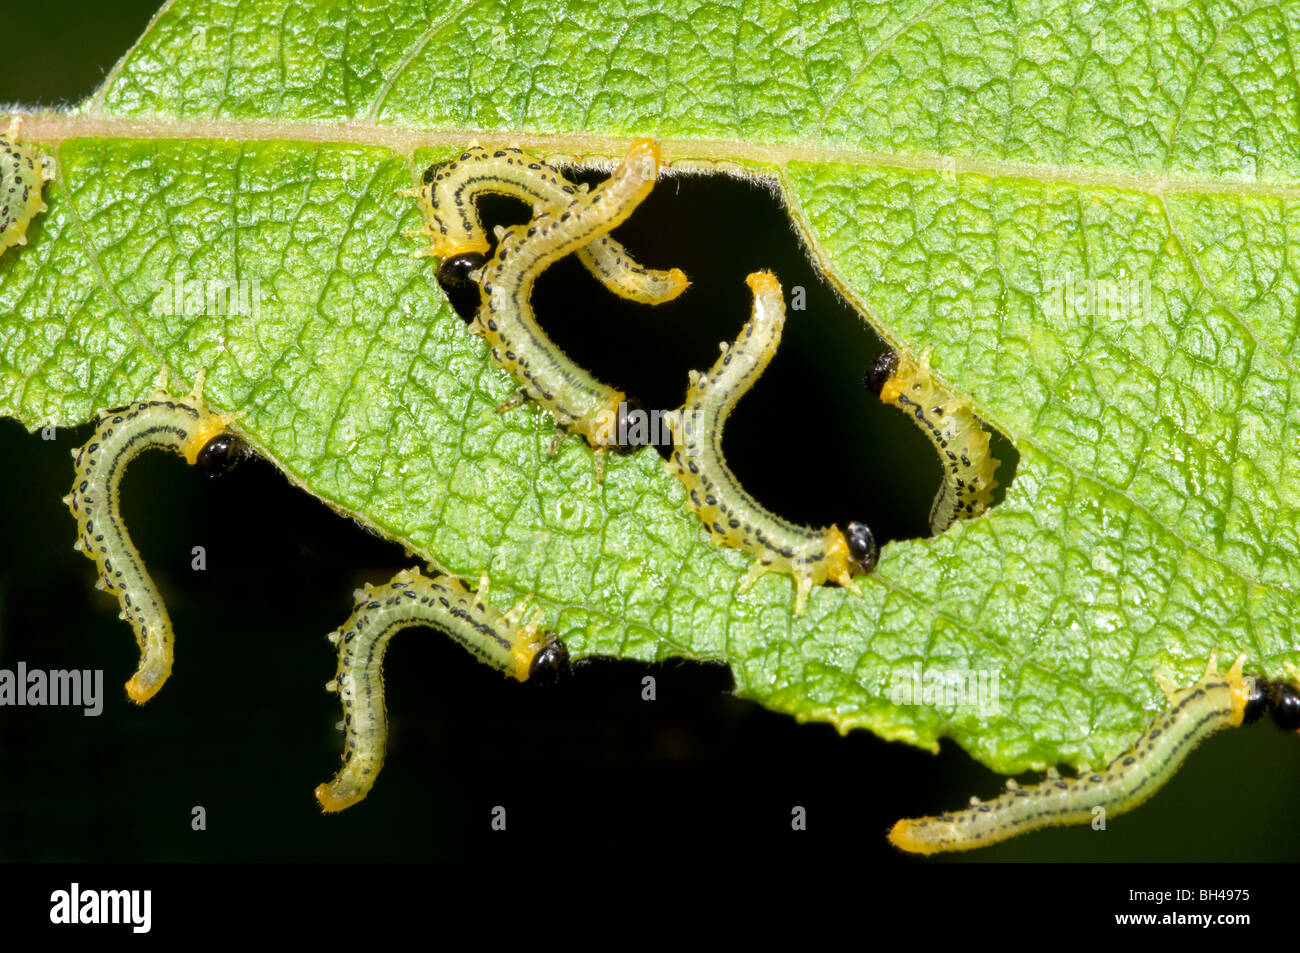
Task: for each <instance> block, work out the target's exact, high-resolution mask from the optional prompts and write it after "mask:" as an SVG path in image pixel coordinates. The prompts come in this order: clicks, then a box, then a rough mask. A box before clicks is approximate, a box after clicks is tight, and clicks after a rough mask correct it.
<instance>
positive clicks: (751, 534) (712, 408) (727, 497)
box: [667, 271, 878, 615]
mask: <svg viewBox="0 0 1300 953" xmlns="http://www.w3.org/2000/svg"><path fill="white" fill-rule="evenodd" d="M746 281H747V282H748V284H749V287H750V289H751V291H752V292H753V295H754V308H753V314H752V316H751V317H750V320H749V321H748V322H746V324H745V326H744V327H743V328H742V329H741V332H740V334H739V335H738V336H737V337H736V340H735V341H733V342H731V343H729V344H723V345H722V356H721V357H719V358H718V360H717V363H715V364H714V365H713V367H711V368H710V369H709V371H708V372H707V373H705V374H700V373H698V372H695V371H692V372H691V382H690V387H689V389H688V390H687V392H686V403H685V404H684V405H683V406H682V407H681V408H680V409H679V410H678V411H676V412H675V413H674V414H672V415H671V416H670V418H669V420H670V425H671V426H672V428H673V443H674V447H673V452H672V456H671V457H670V458H669V460H668V463H667V467H668V471H669V472H670V473H672V474H673V475H674V476H676V477H677V478H678V479H680V480H681V481H682V483H683V484H685V486H686V489H687V491H688V496H687V500H686V506H687V507H688V508H689V509H691V510H693V511H694V512H695V513H696V514H697V515H698V516H699V517H700V519H701V520H703V521H704V525H705V526H706V527H708V530H709V533H710V535H711V536H712V537H713V540H714V542H716V543H717V544H718V545H720V546H728V547H732V548H735V549H743V550H745V551H746V552H749V553H752V554H753V556H754V563H753V565H752V566H751V567H750V570H749V573H748V574H747V575H746V576H745V578H744V579H743V580H742V581H741V583H740V591H741V592H744V591H745V590H746V589H748V588H749V587H750V586H751V585H753V584H754V582H756V581H757V580H758V579H759V578H760V577H761V576H763V575H764V574H765V573H769V572H784V573H789V574H790V575H791V576H793V577H794V580H795V613H796V614H797V615H802V614H803V611H804V605H805V603H806V602H807V600H808V594H809V592H811V590H812V587H813V586H815V585H821V584H823V583H825V582H828V581H833V582H836V583H838V584H839V585H841V586H843V587H845V588H846V589H848V590H849V591H851V592H853V593H855V594H857V595H861V594H862V592H861V590H859V589H858V587H857V584H856V583H855V582H854V581H853V577H852V573H853V572H854V571H857V572H863V573H865V572H870V571H871V570H872V569H873V568H874V567H875V564H876V559H877V555H878V551H877V548H876V542H875V539H874V538H873V537H872V534H871V530H870V529H869V528H868V527H867V526H865V525H864V524H862V523H849V524H848V525H847V526H846V527H845V528H844V529H843V530H841V529H840V528H839V527H837V526H830V527H826V528H823V529H813V528H811V527H808V526H799V525H797V524H795V523H791V522H789V521H787V520H783V519H781V517H779V516H777V515H776V514H774V513H772V512H770V511H769V510H767V509H765V508H764V507H763V506H762V504H760V503H759V502H758V501H757V500H755V499H754V498H753V497H752V496H750V495H749V493H747V492H746V491H745V489H744V487H742V486H741V485H740V482H739V481H738V480H737V479H736V477H735V475H734V474H733V473H732V472H731V468H730V467H728V466H727V462H726V460H725V459H724V457H723V455H722V428H723V427H724V425H725V424H726V422H727V417H728V415H730V413H731V411H732V409H733V408H734V407H735V406H736V402H737V401H739V400H740V398H741V397H742V396H744V394H745V393H746V392H747V391H748V390H749V389H750V387H752V386H753V385H754V382H755V381H757V380H758V378H759V375H761V374H762V373H763V371H764V370H765V369H766V367H767V365H768V363H769V362H770V361H771V360H772V356H773V355H774V354H775V353H776V348H777V345H778V344H779V343H780V341H781V330H782V327H783V326H784V324H785V299H784V297H783V296H782V293H781V285H780V283H779V282H778V281H777V280H776V277H775V276H774V275H773V274H772V273H771V272H766V271H760V272H755V273H753V274H751V275H750V276H749V277H748V278H747V279H746Z"/></svg>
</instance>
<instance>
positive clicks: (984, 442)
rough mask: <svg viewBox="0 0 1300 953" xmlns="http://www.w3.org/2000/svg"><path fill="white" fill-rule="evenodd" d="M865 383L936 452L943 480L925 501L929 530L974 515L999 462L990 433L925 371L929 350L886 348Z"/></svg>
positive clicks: (989, 496)
mask: <svg viewBox="0 0 1300 953" xmlns="http://www.w3.org/2000/svg"><path fill="white" fill-rule="evenodd" d="M866 383H867V386H868V387H869V388H870V389H871V390H872V391H874V392H875V393H877V394H879V395H880V399H881V400H883V401H884V402H885V403H887V404H892V405H893V406H895V407H897V408H898V409H899V410H901V411H903V412H904V413H905V414H907V415H908V417H910V418H911V419H912V420H914V421H916V425H917V426H918V427H920V428H921V432H922V433H924V434H925V435H926V436H927V437H928V438H929V439H930V442H931V443H932V444H934V448H935V449H936V450H937V451H939V462H940V464H941V465H942V467H943V480H942V481H941V482H940V484H939V492H938V493H936V494H935V497H934V502H933V503H932V504H931V506H930V532H931V533H933V534H934V535H936V536H937V535H939V534H940V533H942V532H943V531H944V530H946V529H948V527H950V526H952V524H953V523H955V522H957V520H959V519H973V518H974V517H976V516H979V515H980V514H982V513H983V512H984V511H985V510H987V509H988V508H989V506H990V504H992V502H993V489H994V488H995V487H996V486H997V485H998V481H997V480H996V479H995V478H994V474H995V473H996V472H997V469H998V465H999V464H1000V463H1001V462H1002V461H1000V460H998V458H997V457H994V456H993V455H992V454H990V453H989V434H988V431H986V430H985V429H984V425H983V423H981V421H980V419H979V418H978V417H976V416H975V415H974V414H973V413H971V403H970V398H968V397H959V396H957V395H956V394H954V393H953V392H952V391H950V390H949V389H948V388H947V387H945V386H944V385H943V384H942V383H940V382H939V381H937V380H935V378H934V376H933V375H932V374H931V373H930V352H929V350H926V351H925V352H924V353H923V354H922V355H921V359H920V360H917V359H916V358H914V357H913V356H912V355H911V354H910V353H908V352H907V351H903V352H902V353H901V354H900V353H899V352H898V351H894V350H886V351H884V352H883V353H882V354H881V355H880V357H879V358H877V359H876V363H875V365H874V366H873V367H872V368H871V370H870V371H868V372H867V376H866Z"/></svg>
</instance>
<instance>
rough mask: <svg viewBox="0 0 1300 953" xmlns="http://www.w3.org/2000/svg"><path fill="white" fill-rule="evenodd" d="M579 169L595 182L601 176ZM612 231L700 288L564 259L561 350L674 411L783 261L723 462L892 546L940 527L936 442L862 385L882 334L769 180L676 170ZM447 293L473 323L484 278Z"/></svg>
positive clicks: (496, 205) (544, 291)
mask: <svg viewBox="0 0 1300 953" xmlns="http://www.w3.org/2000/svg"><path fill="white" fill-rule="evenodd" d="M567 174H568V175H569V177H570V178H571V179H573V180H574V181H577V182H586V183H588V184H590V185H595V184H596V183H598V182H600V181H602V180H603V179H604V175H603V174H602V173H598V172H588V171H580V170H569V171H568V173H567ZM479 210H480V213H481V214H482V217H483V222H484V225H485V226H486V227H487V230H488V234H489V236H491V234H492V229H493V227H494V226H496V225H512V224H522V223H524V222H526V221H528V220H529V218H530V216H531V212H530V210H529V209H528V208H527V207H525V206H524V205H523V204H522V203H520V202H517V201H514V200H511V199H506V198H500V197H495V196H488V197H486V198H484V199H482V200H481V201H480V202H479ZM613 235H614V237H615V238H617V239H618V240H619V241H620V242H622V243H623V244H624V245H625V246H626V247H627V248H628V249H629V250H630V251H631V252H633V253H634V254H635V255H636V256H637V258H638V260H639V261H640V262H642V263H643V264H644V265H645V266H646V267H650V268H662V269H666V268H673V267H676V268H681V269H682V270H683V271H684V272H685V273H686V275H687V277H688V278H690V280H691V287H690V288H689V289H688V290H687V291H686V293H684V294H683V295H681V297H680V298H678V299H676V300H674V301H671V302H668V303H666V304H661V305H658V306H654V307H651V306H648V305H643V304H636V303H631V302H628V301H625V300H623V299H620V298H618V297H616V296H614V295H612V294H610V293H609V292H608V291H607V290H606V289H605V288H603V287H601V286H600V284H599V283H598V282H597V281H595V280H594V279H593V278H592V277H591V275H590V274H588V273H587V272H586V271H585V270H584V269H583V267H582V265H581V264H580V263H579V262H578V261H577V260H576V258H575V257H574V256H569V257H567V258H565V259H562V260H560V261H559V262H557V263H556V264H554V265H552V266H551V267H549V268H548V269H547V270H546V271H545V272H544V273H543V274H542V276H541V277H540V278H539V279H538V281H537V285H536V288H535V290H534V293H533V306H534V310H535V311H536V314H537V319H538V321H539V323H540V324H541V325H542V327H543V329H544V330H545V332H546V333H547V335H549V336H550V338H551V339H552V340H553V341H554V342H555V344H556V345H558V347H559V348H560V349H562V350H563V351H564V352H565V353H567V354H568V355H569V356H570V357H571V358H572V359H573V360H575V361H576V362H577V363H578V364H580V365H581V366H582V367H584V368H586V369H588V370H589V371H590V372H591V373H592V374H593V375H594V376H595V377H597V378H598V379H600V380H602V381H605V382H608V383H609V384H611V385H613V386H616V387H618V388H620V389H622V390H624V391H626V392H627V393H628V394H629V395H630V396H632V397H634V398H635V399H636V400H637V401H638V402H639V403H640V405H641V406H642V407H644V408H646V409H647V410H656V409H658V410H663V411H667V410H671V409H673V408H676V407H678V406H679V405H680V404H681V403H682V399H683V395H684V394H685V391H686V385H687V375H688V373H689V372H690V371H692V370H702V369H705V368H708V367H709V366H710V365H712V364H713V362H714V361H715V360H716V359H717V356H718V344H719V342H722V341H730V340H732V339H734V338H735V336H736V334H737V333H738V332H739V330H740V328H741V326H742V325H743V324H744V323H745V321H746V320H747V319H748V317H749V314H750V308H751V296H750V292H749V289H748V288H747V287H746V283H745V278H746V276H747V275H749V274H751V273H753V272H756V271H771V272H773V273H774V274H775V275H776V277H777V278H778V280H779V281H780V283H781V286H782V289H783V292H784V295H785V302H786V308H787V314H786V322H785V329H784V332H783V335H782V337H781V341H780V345H779V347H778V349H777V353H776V356H775V357H774V358H773V360H772V362H771V364H770V366H769V367H768V368H767V370H766V371H765V372H764V373H763V375H762V377H761V378H760V379H759V380H758V382H757V383H756V384H755V385H754V386H753V388H752V390H750V391H749V393H747V394H746V395H745V396H744V397H743V398H742V399H741V400H740V402H739V404H738V405H737V407H736V409H735V411H734V413H733V414H732V415H731V416H730V418H729V419H728V422H727V426H726V431H725V436H724V442H723V451H724V454H725V456H726V460H727V463H728V464H729V466H730V467H731V469H732V471H733V472H734V473H735V475H736V477H737V478H738V479H739V481H740V482H741V484H742V485H743V486H744V487H745V488H746V489H747V490H748V491H749V492H750V493H752V494H753V496H754V497H755V498H756V499H757V500H758V501H759V502H761V503H762V504H763V505H764V506H766V507H767V508H769V509H770V510H772V511H773V512H775V513H779V514H780V515H782V516H783V517H786V518H788V519H790V520H794V521H797V522H801V523H805V524H808V525H811V526H825V525H829V524H832V523H835V524H844V523H847V522H849V521H859V522H865V523H867V524H868V525H869V526H870V527H871V529H872V531H873V532H874V534H875V536H876V539H877V540H878V541H879V542H881V543H883V542H887V541H890V540H898V539H912V538H918V537H924V536H928V535H930V509H931V504H932V501H933V500H934V497H935V493H936V490H937V489H938V487H939V485H940V482H941V479H942V476H943V475H942V472H941V469H940V463H939V457H938V454H937V453H936V450H935V449H934V447H933V446H932V445H931V443H930V441H929V440H928V439H926V437H925V436H924V434H923V433H922V431H921V429H919V428H918V426H917V424H916V422H914V421H912V420H909V419H908V418H907V416H906V415H905V414H904V413H902V412H901V411H900V410H898V409H897V408H896V407H893V406H888V405H886V404H884V403H882V401H881V399H880V397H879V396H877V395H876V394H875V393H872V392H871V391H870V390H869V389H868V388H867V387H866V386H865V385H864V380H863V379H864V374H866V372H867V371H868V370H869V369H870V368H871V366H872V365H873V363H874V362H875V361H876V360H877V358H878V357H879V355H880V354H881V353H882V352H883V351H885V350H886V349H887V348H886V345H885V343H884V342H883V341H882V340H881V338H880V337H879V336H878V335H877V334H876V333H875V331H874V330H873V329H872V328H871V327H870V326H869V325H868V323H867V322H866V321H865V320H864V319H863V317H862V316H861V315H860V314H859V313H858V312H857V310H856V309H855V308H854V307H853V306H852V305H850V304H848V303H847V302H845V301H844V300H842V299H841V298H840V297H839V296H838V295H837V294H836V293H835V291H834V290H833V289H832V288H831V286H830V285H829V284H828V283H827V282H826V281H825V280H823V278H822V277H821V276H820V275H819V274H818V272H817V270H816V269H815V267H814V266H813V264H812V262H811V261H810V260H809V258H808V255H807V254H806V252H805V249H804V248H803V246H802V244H801V242H800V240H799V237H798V236H797V234H796V232H795V230H794V229H793V228H792V227H791V222H790V218H789V216H788V215H787V213H786V211H785V209H784V208H783V207H782V205H781V203H780V201H779V200H778V199H777V198H776V197H775V196H774V195H773V194H772V193H771V192H769V191H768V190H767V189H766V188H764V187H763V186H762V185H760V184H757V183H754V182H750V181H746V180H743V179H738V178H733V177H730V176H723V175H713V176H695V175H667V176H664V177H662V178H661V179H660V181H659V183H658V184H657V185H656V186H655V188H654V190H653V191H652V192H651V194H650V196H649V198H647V199H646V200H645V201H644V202H643V203H642V204H641V206H640V207H639V208H638V209H637V211H636V213H635V214H634V215H632V216H631V218H629V219H628V220H627V221H626V222H625V223H624V224H623V225H621V226H619V227H618V228H617V229H615V231H614V232H613ZM488 254H489V256H490V255H491V254H492V252H491V251H489V252H488ZM446 290H447V292H448V295H449V297H450V299H451V302H452V304H453V306H454V307H455V308H456V310H457V313H458V314H460V315H461V317H462V318H464V319H465V320H467V321H468V320H470V319H471V318H472V317H473V315H474V312H475V310H476V309H477V307H478V302H479V293H478V289H477V288H476V287H475V286H473V285H469V284H463V285H460V286H451V285H448V286H446ZM918 349H919V348H918ZM985 429H986V430H987V431H988V432H989V434H990V443H989V447H990V452H991V453H992V455H993V456H994V457H996V458H998V460H1000V461H1001V465H1000V466H999V467H998V470H997V473H996V479H997V484H998V485H997V487H996V489H995V490H994V492H993V505H997V503H999V502H1001V500H1002V498H1003V496H1004V495H1005V492H1006V487H1007V486H1008V485H1009V484H1010V482H1011V479H1012V476H1013V474H1014V473H1015V469H1016V465H1017V462H1018V454H1017V453H1016V451H1015V449H1014V448H1013V447H1012V445H1011V443H1010V441H1009V440H1007V438H1006V437H1005V436H1004V435H1003V434H1001V433H1000V432H998V431H997V430H996V429H995V428H992V427H989V426H987V425H986V426H985ZM651 433H652V434H653V433H654V431H653V429H652V430H651ZM658 445H659V446H660V449H661V452H663V450H664V447H665V445H664V444H663V443H662V442H660V443H659V444H658Z"/></svg>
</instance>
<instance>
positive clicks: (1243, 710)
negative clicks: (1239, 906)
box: [889, 653, 1300, 854]
mask: <svg viewBox="0 0 1300 953" xmlns="http://www.w3.org/2000/svg"><path fill="white" fill-rule="evenodd" d="M1244 658H1245V656H1241V657H1239V658H1238V659H1237V661H1236V663H1235V664H1234V665H1233V666H1232V668H1231V669H1230V670H1229V671H1228V672H1227V674H1226V675H1219V674H1218V672H1217V667H1216V665H1215V654H1214V653H1211V655H1210V663H1209V666H1208V667H1207V668H1206V670H1205V674H1204V675H1203V676H1202V677H1201V679H1200V681H1198V682H1197V683H1196V684H1195V685H1192V686H1191V687H1190V688H1184V689H1178V690H1172V689H1171V688H1170V687H1169V686H1165V690H1166V692H1167V693H1168V695H1169V708H1168V709H1167V710H1166V711H1164V712H1162V713H1161V714H1159V715H1157V716H1156V719H1155V721H1153V722H1152V723H1151V727H1150V728H1148V729H1147V731H1146V733H1145V734H1143V735H1142V737H1140V738H1139V739H1138V740H1137V743H1136V744H1135V745H1134V746H1133V747H1132V748H1131V749H1129V750H1128V751H1126V752H1124V753H1123V754H1121V755H1120V756H1119V757H1117V758H1116V759H1115V760H1114V761H1112V762H1111V763H1110V764H1108V765H1107V766H1106V767H1105V768H1103V769H1102V770H1100V771H1087V772H1084V773H1083V774H1080V775H1079V776H1078V777H1076V778H1062V777H1061V776H1060V775H1059V774H1058V773H1057V772H1056V771H1055V770H1054V769H1051V770H1049V771H1048V772H1047V777H1046V778H1045V779H1044V780H1043V781H1042V782H1040V783H1039V784H1035V785H1033V786H1031V787H1020V786H1018V785H1017V784H1016V783H1015V781H1013V780H1008V781H1007V791H1006V793H1005V794H1002V795H1000V796H999V797H997V798H994V799H993V800H992V801H987V802H981V801H980V800H979V799H978V798H974V797H973V798H971V806H970V807H968V808H964V809H963V810H960V811H953V812H952V813H950V814H941V815H939V816H938V817H923V818H917V819H912V820H901V821H899V822H898V823H897V824H895V825H894V827H893V829H892V830H891V831H890V832H889V839H890V841H891V842H893V844H894V845H895V846H897V847H900V848H902V849H903V850H906V851H911V852H913V853H917V854H935V853H939V852H942V851H952V850H971V849H973V848H976V847H987V846H988V845H990V844H996V843H999V842H1000V841H1004V840H1008V839H1009V838H1012V837H1016V836H1019V835H1020V834H1025V833H1028V832H1029V831H1036V830H1039V829H1041V828H1044V827H1054V826H1058V825H1067V824H1086V823H1089V822H1091V821H1092V819H1093V817H1094V815H1095V813H1096V812H1097V811H1098V809H1102V810H1104V811H1105V814H1106V816H1107V817H1112V816H1114V815H1116V814H1122V813H1124V812H1125V811H1130V810H1132V809H1133V808H1135V807H1137V806H1138V805H1139V804H1141V803H1143V802H1144V801H1145V800H1147V798H1149V797H1151V795H1153V794H1155V792H1156V791H1158V790H1159V789H1160V788H1161V787H1162V786H1163V785H1164V784H1165V782H1167V781H1168V780H1169V779H1170V778H1171V777H1173V775H1174V772H1176V771H1177V770H1178V767H1179V766H1180V765H1181V764H1182V763H1183V760H1184V759H1185V758H1186V757H1187V755H1188V754H1190V753H1191V751H1192V749H1193V748H1195V747H1196V746H1197V745H1198V744H1200V743H1201V742H1202V741H1204V740H1205V739H1206V738H1208V737H1209V736H1210V735H1212V734H1214V733H1215V732H1218V731H1222V730H1223V729H1225V728H1235V727H1237V726H1238V725H1242V724H1250V723H1251V722H1253V721H1255V720H1257V719H1258V718H1259V717H1260V716H1261V715H1262V714H1263V713H1264V712H1265V711H1269V712H1271V714H1272V716H1273V719H1274V721H1276V722H1277V724H1278V725H1279V726H1281V727H1283V728H1286V729H1288V730H1295V729H1296V728H1297V727H1300V692H1297V690H1296V688H1295V686H1293V685H1288V684H1286V683H1285V682H1268V681H1265V680H1262V679H1255V678H1252V677H1249V676H1243V675H1242V672H1241V666H1242V661H1243V660H1244Z"/></svg>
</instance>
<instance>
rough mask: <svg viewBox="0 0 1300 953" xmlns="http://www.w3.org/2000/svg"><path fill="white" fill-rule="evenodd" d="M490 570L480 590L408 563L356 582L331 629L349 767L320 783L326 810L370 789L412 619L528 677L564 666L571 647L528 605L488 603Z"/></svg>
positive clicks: (329, 687) (331, 685)
mask: <svg viewBox="0 0 1300 953" xmlns="http://www.w3.org/2000/svg"><path fill="white" fill-rule="evenodd" d="M486 597H487V585H486V576H484V579H483V582H482V583H481V584H480V586H479V591H478V592H477V593H475V592H472V591H470V590H469V589H468V588H466V587H465V585H464V583H462V582H461V581H460V580H459V579H456V578H454V577H451V576H443V575H434V576H425V575H422V574H420V573H419V572H418V571H414V570H403V571H402V572H399V573H398V574H397V575H396V576H394V577H393V579H392V580H391V581H389V582H388V583H386V584H384V585H382V586H377V587H376V586H369V585H368V586H366V587H365V588H364V589H359V590H357V593H356V598H357V604H356V608H355V609H354V610H353V612H352V615H351V616H350V617H349V618H348V620H347V622H345V623H343V626H342V628H340V629H338V630H336V631H334V632H332V633H330V636H329V638H330V641H331V642H333V643H335V644H336V645H337V646H338V650H339V664H338V671H337V673H336V675H335V676H334V680H333V681H331V682H330V683H329V684H328V685H326V686H325V687H326V689H327V690H328V691H331V692H337V693H338V695H339V698H340V699H341V700H342V702H343V723H342V726H341V727H342V728H343V730H344V732H345V737H346V742H345V749H344V753H343V767H342V768H341V769H340V770H339V773H338V774H337V775H335V777H334V780H332V781H330V782H329V783H327V784H322V785H320V786H318V787H317V788H316V800H317V801H318V802H320V806H321V808H322V809H324V810H325V811H341V810H343V809H344V808H346V807H350V806H352V805H353V804H356V803H357V802H358V801H360V800H362V799H363V798H365V796H366V795H367V794H369V793H370V789H371V787H373V786H374V783H375V778H376V777H377V776H378V775H379V769H380V768H381V767H382V766H383V763H384V747H385V744H386V741H387V737H388V714H387V711H386V709H385V706H384V680H383V662H384V650H385V649H386V648H387V647H388V640H389V639H391V638H392V637H393V636H394V635H396V634H397V633H398V632H400V631H401V630H402V629H405V628H407V627H409V626H428V627H430V628H437V629H442V630H444V631H446V632H447V633H448V634H450V635H451V636H452V638H454V639H456V641H458V642H460V643H461V644H462V645H464V646H465V648H467V649H469V650H470V651H471V652H473V653H474V654H475V655H476V656H478V658H479V659H480V660H481V661H483V662H486V663H487V664H489V665H493V666H495V667H497V668H499V669H501V670H502V671H504V672H505V673H506V674H507V675H510V676H512V677H514V678H517V679H518V680H519V681H521V682H522V681H525V680H527V679H529V678H531V677H534V676H537V675H538V674H542V673H550V672H555V671H558V670H559V669H561V668H563V666H564V665H565V663H566V662H567V661H568V652H567V651H566V649H565V647H564V643H563V642H561V641H560V640H559V639H558V638H556V637H555V635H554V634H552V633H550V632H542V631H540V630H539V629H538V628H537V626H536V625H535V624H528V625H524V624H521V621H520V616H521V615H522V606H521V607H518V608H516V609H513V610H511V611H510V612H507V613H501V612H498V611H497V610H496V609H493V608H492V607H491V606H489V605H487V604H486V603H485V602H484V600H485V599H486Z"/></svg>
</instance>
